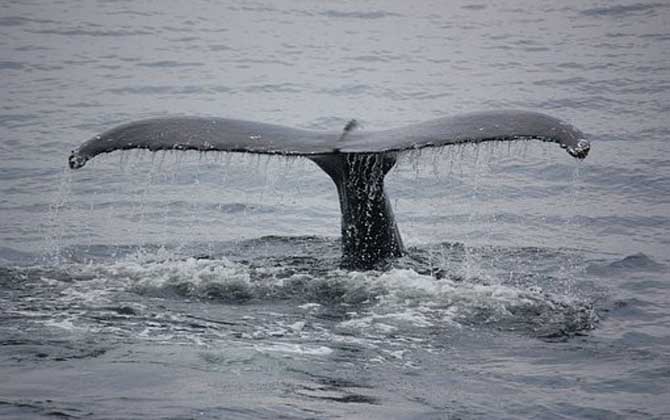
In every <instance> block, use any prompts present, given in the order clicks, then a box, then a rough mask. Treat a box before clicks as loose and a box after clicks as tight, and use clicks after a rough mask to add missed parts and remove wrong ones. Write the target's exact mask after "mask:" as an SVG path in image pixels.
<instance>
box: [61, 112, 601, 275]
mask: <svg viewBox="0 0 670 420" xmlns="http://www.w3.org/2000/svg"><path fill="white" fill-rule="evenodd" d="M359 128H360V127H359V124H358V123H357V121H356V120H351V121H350V122H349V123H348V124H347V125H346V126H345V127H344V129H343V130H340V131H318V130H305V129H298V128H291V127H286V126H283V125H276V124H267V123H261V122H254V121H246V120H237V119H229V118H214V117H188V116H184V117H182V116H175V117H162V118H150V119H143V120H139V121H132V122H129V123H127V124H123V125H119V126H116V127H113V128H111V129H109V130H107V131H105V132H103V133H101V134H99V135H96V136H94V137H93V138H91V139H90V140H88V141H86V142H84V143H83V144H81V145H80V146H79V147H78V148H76V149H75V150H73V151H72V153H71V154H70V156H69V158H68V163H69V166H70V168H72V169H79V168H82V167H83V166H85V164H86V162H88V161H89V160H90V159H92V158H94V157H95V156H97V155H100V154H104V153H110V152H114V151H117V150H129V149H145V150H149V151H152V152H156V151H162V150H196V151H200V152H237V153H258V154H266V155H277V156H300V157H303V158H306V159H309V160H311V161H312V162H314V163H315V164H316V165H317V166H318V167H319V168H321V169H322V170H323V171H324V172H325V173H326V174H327V175H328V176H329V177H330V178H331V179H332V181H333V183H334V184H335V188H336V189H337V193H338V198H339V202H340V210H341V236H342V240H341V242H342V257H341V263H340V266H341V267H342V268H343V269H346V270H358V271H364V270H374V269H384V267H388V265H389V264H390V263H392V261H393V260H395V259H397V258H399V257H402V256H403V255H404V254H405V247H404V245H403V242H402V238H401V235H400V231H399V230H398V226H397V224H396V222H395V217H394V214H393V209H392V207H391V203H390V201H389V197H388V195H387V193H386V191H385V190H384V179H385V177H386V175H387V174H388V172H389V171H390V170H391V169H392V168H393V167H394V165H395V164H396V162H397V160H398V157H399V156H400V155H401V154H403V153H407V152H409V151H415V150H419V149H424V148H438V147H446V146H450V145H457V144H467V143H484V142H506V141H518V140H539V141H544V142H550V143H558V144H559V145H560V146H561V147H562V148H564V149H565V150H566V151H567V152H568V154H569V155H570V156H572V157H574V158H576V159H584V158H586V156H587V155H588V153H589V151H590V149H591V145H590V142H589V140H588V139H587V137H586V135H585V134H584V133H583V132H581V131H580V130H579V129H577V128H575V127H574V126H572V125H571V124H569V123H567V122H565V121H563V120H561V119H558V118H555V117H552V116H549V115H546V114H543V113H539V112H533V111H524V110H497V111H483V112H472V113H465V114H460V115H456V116H451V117H443V118H437V119H433V120H429V121H425V122H421V123H416V124H411V125H407V126H404V127H399V128H390V129H385V130H378V131H366V130H361V129H359Z"/></svg>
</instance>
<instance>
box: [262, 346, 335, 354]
mask: <svg viewBox="0 0 670 420" xmlns="http://www.w3.org/2000/svg"><path fill="white" fill-rule="evenodd" d="M254 349H256V351H258V352H260V353H289V354H300V355H307V356H328V355H329V354H332V353H333V349H331V348H330V347H326V346H307V345H304V344H296V343H272V344H257V345H255V346H254Z"/></svg>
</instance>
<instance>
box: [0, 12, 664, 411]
mask: <svg viewBox="0 0 670 420" xmlns="http://www.w3.org/2000/svg"><path fill="white" fill-rule="evenodd" d="M156 6H157V5H151V4H149V3H146V4H144V3H142V4H135V3H133V4H132V5H131V4H130V3H127V4H126V3H118V2H102V3H97V4H93V3H91V4H88V3H86V4H83V5H82V4H80V3H76V4H75V3H74V2H69V1H66V2H61V3H59V4H54V5H49V6H48V7H47V6H44V5H42V4H40V5H30V4H19V3H8V4H7V5H4V6H3V13H2V16H3V17H2V18H0V32H2V34H3V37H0V39H1V41H0V49H1V50H2V51H3V57H5V58H3V59H2V60H0V72H1V73H2V76H3V81H5V84H4V85H3V87H1V88H0V89H2V91H3V98H4V99H5V103H4V105H3V109H2V111H0V150H1V152H2V153H0V162H1V164H0V216H1V218H0V308H2V311H0V375H1V376H2V378H3V381H0V382H1V383H0V416H4V417H7V418H54V417H65V418H118V417H122V418H212V419H213V418H253V419H256V418H278V417H284V418H334V417H344V418H444V417H450V418H451V417H453V418H543V417H544V418H553V417H556V418H580V419H581V418H626V419H628V418H645V419H646V418H663V417H667V416H668V415H670V412H669V411H668V408H667V404H666V401H667V400H668V397H669V395H668V389H670V375H668V371H667V366H668V364H669V363H670V360H669V357H668V355H669V354H670V343H669V342H668V339H667V337H668V336H670V330H669V329H668V325H670V323H669V322H668V321H669V319H668V315H667V313H668V312H667V307H668V306H669V305H668V304H669V303H670V291H669V289H668V287H669V286H668V273H669V271H670V268H669V267H670V258H669V257H668V254H667V249H668V245H670V244H668V240H667V238H668V237H670V235H669V233H670V221H669V220H668V216H667V214H668V211H667V210H668V205H669V203H668V199H667V197H668V196H670V178H669V177H668V174H667V169H668V159H667V156H669V153H670V150H668V142H667V141H666V140H667V136H668V134H669V133H670V131H669V130H668V128H667V126H666V125H667V124H665V123H664V121H665V115H666V114H667V109H666V108H664V104H665V103H666V102H667V100H666V99H667V95H668V87H667V83H666V81H665V80H664V78H663V75H664V74H665V72H664V70H665V69H667V67H668V66H669V65H670V64H669V63H668V56H667V54H663V51H665V50H666V48H665V44H666V43H667V39H668V34H667V28H666V26H667V25H665V24H664V22H666V21H667V16H668V12H669V9H668V8H667V7H665V6H664V5H662V4H632V3H631V4H629V3H621V4H612V5H607V6H606V7H604V6H603V5H602V4H596V3H594V4H591V5H584V4H583V2H568V3H566V4H562V6H561V8H555V7H553V6H551V7H550V6H549V5H543V4H539V3H537V2H530V1H528V2H526V1H516V2H514V3H513V4H512V3H509V2H508V3H506V4H505V5H498V6H496V5H487V4H477V5H475V4H466V3H462V4H460V3H453V4H452V3H450V4H449V5H443V4H440V5H415V4H410V3H407V2H399V3H397V4H396V3H393V2H391V3H388V2H385V3H384V4H381V3H380V4H374V3H368V4H359V3H346V2H345V3H338V4H325V3H324V4H310V5H306V4H297V3H291V2H285V1H280V2H275V3H273V4H269V3H268V4H260V3H259V4H255V5H244V6H241V5H234V4H223V3H219V2H217V3H211V2H195V3H190V4H189V7H188V10H185V9H183V10H182V8H181V6H180V5H177V4H170V3H161V6H160V8H158V7H156ZM399 28H402V29H401V30H399ZM335 40H336V41H335ZM481 109H484V110H486V109H488V110H499V109H526V110H532V111H537V112H542V113H545V114H549V115H552V116H556V117H559V118H561V119H563V120H566V121H570V122H571V123H573V124H575V125H576V126H578V127H579V128H580V129H582V130H583V131H584V132H586V133H587V135H588V137H589V139H590V140H591V141H592V146H593V150H592V151H591V154H590V155H589V157H588V159H587V160H585V161H584V162H577V161H575V160H573V159H571V158H570V157H569V156H568V155H566V153H564V151H562V150H561V149H560V148H558V147H555V145H549V144H543V143H539V142H523V141H522V142H518V143H508V144H498V143H490V144H482V145H480V146H473V145H462V146H449V147H445V148H440V149H435V150H417V151H415V152H413V153H410V154H407V155H403V156H400V157H399V161H398V163H397V164H396V165H395V167H394V168H393V169H391V170H390V172H389V173H388V174H387V176H386V184H385V188H386V192H387V195H388V199H389V202H390V203H391V205H392V206H393V209H394V214H395V218H396V221H397V223H398V227H399V229H400V233H401V234H402V238H403V243H404V246H405V249H406V253H405V255H403V256H402V257H401V258H399V259H397V260H395V261H394V262H393V263H392V265H390V266H389V267H386V269H385V270H371V271H348V270H342V269H341V268H340V257H341V245H342V244H341V242H340V239H339V238H340V208H339V204H338V196H337V192H336V190H335V187H334V185H333V182H332V181H331V180H330V179H329V177H328V176H327V175H326V174H324V173H323V171H322V170H321V169H319V168H318V167H317V166H316V165H314V163H313V162H310V161H308V160H305V159H302V158H299V157H293V158H269V157H257V156H250V155H235V154H225V153H214V154H209V153H203V154H199V153H197V152H169V151H166V152H159V153H149V152H146V151H126V152H121V153H119V154H117V155H114V154H110V155H107V156H100V157H98V158H96V159H95V160H92V161H90V162H88V163H87V167H86V168H84V169H82V170H81V171H77V172H72V171H70V170H69V169H68V168H64V162H63V157H64V156H65V155H67V154H68V153H69V152H70V151H71V150H73V149H75V148H76V147H77V146H78V145H79V144H80V141H81V140H82V139H85V138H88V137H90V136H91V135H92V134H94V133H98V132H102V131H103V130H105V129H107V128H109V127H114V126H116V125H117V124H121V123H123V122H127V121H132V120H136V119H144V118H159V117H164V116H166V115H174V114H184V115H201V116H203V117H216V116H227V117H230V118H235V119H239V120H256V121H264V122H267V123H271V124H285V125H288V126H291V127H297V128H298V129H300V130H309V131H329V130H330V131H332V132H334V133H337V135H339V134H340V133H341V128H342V127H344V126H345V125H346V124H347V122H348V121H350V120H351V118H356V120H357V121H358V123H359V124H358V125H359V126H358V127H357V128H356V130H355V131H354V133H361V135H362V133H368V132H384V130H386V129H389V128H392V127H403V126H407V125H411V124H415V123H420V122H422V121H428V120H432V119H435V118H439V117H442V116H445V115H459V114H462V113H467V112H470V111H474V110H481ZM361 138H362V137H361Z"/></svg>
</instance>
